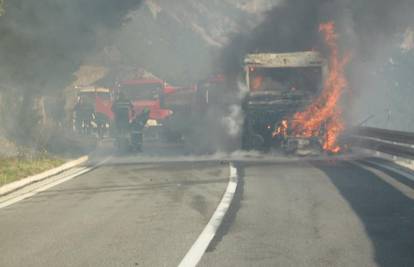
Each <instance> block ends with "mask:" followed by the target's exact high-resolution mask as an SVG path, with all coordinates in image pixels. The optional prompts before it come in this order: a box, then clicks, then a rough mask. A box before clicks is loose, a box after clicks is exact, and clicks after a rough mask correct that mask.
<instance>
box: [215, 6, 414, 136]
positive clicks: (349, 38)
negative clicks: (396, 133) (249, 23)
mask: <svg viewBox="0 0 414 267" xmlns="http://www.w3.org/2000/svg"><path fill="white" fill-rule="evenodd" d="M413 12H414V1H412V0H396V1H388V0H363V1H361V0H285V1H283V2H282V3H281V4H279V5H276V6H275V7H274V8H273V9H272V10H270V11H269V12H268V13H267V14H266V18H265V20H264V21H263V23H261V24H260V25H258V26H257V27H256V28H255V29H254V30H253V31H249V32H242V33H240V34H237V35H236V36H234V37H233V39H232V41H231V42H230V44H229V45H228V46H227V47H226V48H224V49H223V51H222V56H221V59H222V60H221V61H220V62H221V66H222V68H223V70H224V71H225V72H226V73H228V74H237V73H240V72H241V71H242V68H241V66H242V60H243V58H244V56H245V55H246V54H247V53H252V52H292V51H304V50H311V49H317V50H320V51H322V52H324V51H325V50H324V49H325V47H324V45H323V43H322V41H321V35H320V33H319V32H318V28H319V25H320V24H321V23H324V22H327V21H334V22H335V24H336V27H337V33H338V36H339V45H340V49H341V51H342V53H344V54H345V53H348V54H350V55H351V58H352V60H351V62H350V64H349V65H348V69H347V72H348V77H349V81H350V86H349V87H350V91H351V92H352V97H353V98H354V99H358V98H359V95H361V94H366V92H368V91H369V92H371V93H369V96H368V99H367V100H365V102H364V103H355V105H360V106H361V105H362V106H364V105H366V106H369V105H371V104H370V103H369V101H372V102H373V103H374V102H375V101H376V99H378V98H376V96H377V95H379V94H380V91H379V90H377V89H378V83H379V84H380V85H383V84H385V82H384V81H381V82H377V83H376V84H375V83H373V82H372V80H373V79H377V80H379V79H381V78H383V77H371V76H370V75H371V74H372V73H374V72H376V73H378V72H379V71H380V69H383V68H384V66H383V65H386V63H387V62H388V61H390V57H391V56H390V54H391V52H390V51H392V49H395V47H396V39H397V37H398V34H401V33H403V32H404V31H405V30H406V29H407V28H408V27H413V26H414V17H413V16H412V14H413ZM408 56H412V55H406V56H405V57H408ZM379 76H381V75H379ZM382 76H384V75H382ZM393 83H398V81H393ZM384 90H388V88H386V89H384ZM407 90H408V89H407ZM411 91H412V90H411ZM376 94H377V95H376ZM401 94H402V93H401ZM406 97H407V98H408V97H409V96H407V95H406ZM384 98H385V99H386V97H384ZM406 105H408V106H409V105H410V104H409V103H406ZM391 108H392V107H391ZM384 109H385V108H384ZM366 112H367V111H366V110H364V108H361V111H360V114H358V116H356V117H359V118H357V119H356V120H360V119H363V118H364V116H368V115H370V114H364V113H366ZM373 112H375V111H373ZM380 126H381V125H380ZM382 127H384V126H383V125H382ZM412 127H413V128H414V125H413V126H412Z"/></svg>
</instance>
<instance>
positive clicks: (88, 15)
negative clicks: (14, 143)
mask: <svg viewBox="0 0 414 267" xmlns="http://www.w3.org/2000/svg"><path fill="white" fill-rule="evenodd" d="M141 2H142V0H121V1H113V0H88V1H82V0H70V1H67V0H41V1H25V0H8V1H5V2H4V10H5V14H4V15H3V16H1V17H0V90H1V91H0V93H1V95H2V98H3V99H5V97H10V96H11V95H12V96H14V98H13V97H11V100H10V101H8V103H4V101H3V105H2V111H3V110H6V112H7V111H10V110H13V111H12V112H10V114H2V116H6V117H13V118H12V119H11V120H12V121H14V127H13V128H14V132H13V133H12V135H13V137H18V138H19V139H20V140H24V141H26V140H27V139H29V137H28V135H29V133H30V132H31V131H32V129H33V128H34V127H35V126H36V123H37V114H36V112H34V107H33V106H34V103H33V101H34V100H35V98H36V97H37V96H38V95H45V94H52V93H56V92H57V91H59V90H62V89H63V88H65V87H66V86H67V85H69V84H70V83H71V82H72V81H73V79H74V77H73V73H74V72H75V71H76V70H77V69H78V68H79V66H80V65H81V64H82V62H83V61H84V60H85V58H86V57H87V56H88V55H89V54H92V53H94V52H95V51H98V50H100V49H102V47H104V46H105V45H107V44H108V43H109V42H110V39H111V36H112V34H113V33H114V32H115V31H116V30H117V29H119V28H120V27H121V25H122V24H123V23H124V22H125V17H126V15H127V14H128V13H129V12H130V11H131V10H134V9H136V8H138V7H139V5H140V4H141ZM4 105H9V106H10V107H9V106H7V107H4Z"/></svg>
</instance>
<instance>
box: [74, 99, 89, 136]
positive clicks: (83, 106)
mask: <svg viewBox="0 0 414 267" xmlns="http://www.w3.org/2000/svg"><path fill="white" fill-rule="evenodd" d="M93 113H94V107H93V105H92V104H91V103H89V102H88V101H87V100H86V99H85V98H84V97H78V101H77V103H76V106H75V115H76V121H75V123H76V130H77V131H78V132H79V133H81V134H89V133H90V130H91V122H92V116H93Z"/></svg>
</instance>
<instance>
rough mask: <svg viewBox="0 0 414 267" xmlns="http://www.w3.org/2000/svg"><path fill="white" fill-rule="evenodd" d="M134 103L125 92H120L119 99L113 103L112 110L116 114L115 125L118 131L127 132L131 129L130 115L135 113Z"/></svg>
mask: <svg viewBox="0 0 414 267" xmlns="http://www.w3.org/2000/svg"><path fill="white" fill-rule="evenodd" d="M133 111H134V110H133V105H132V103H131V101H129V100H128V99H127V98H126V97H125V95H124V93H122V92H120V93H119V95H118V98H117V100H116V101H115V102H114V103H113V105H112V112H113V113H114V115H115V127H116V130H117V132H118V133H119V132H125V131H127V130H128V129H129V117H130V115H132V113H133Z"/></svg>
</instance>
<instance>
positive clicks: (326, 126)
mask: <svg viewBox="0 0 414 267" xmlns="http://www.w3.org/2000/svg"><path fill="white" fill-rule="evenodd" d="M319 31H320V32H321V33H323V35H324V39H325V43H326V45H327V47H328V48H329V50H330V58H329V74H328V77H327V79H326V80H325V82H324V88H323V91H322V94H321V95H320V97H319V98H318V99H316V101H315V102H314V103H313V104H312V105H310V106H309V107H308V108H307V109H306V110H305V111H304V112H299V113H296V114H295V115H294V118H293V121H292V124H293V125H292V129H293V132H294V133H295V134H296V135H298V136H303V137H312V136H320V134H321V133H324V135H325V136H324V144H323V148H324V149H325V150H327V151H330V152H333V153H338V152H340V150H341V148H340V146H339V145H338V142H337V141H338V137H339V135H340V134H341V132H342V131H343V130H344V122H343V119H342V111H341V109H340V107H339V101H340V99H341V96H342V93H343V91H344V90H345V88H346V87H347V86H348V82H347V80H346V77H345V66H346V64H347V63H348V62H349V57H348V56H346V57H343V58H341V57H340V55H339V48H338V36H337V35H336V33H335V24H334V23H333V22H328V23H325V24H321V25H320V27H319Z"/></svg>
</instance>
